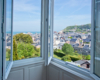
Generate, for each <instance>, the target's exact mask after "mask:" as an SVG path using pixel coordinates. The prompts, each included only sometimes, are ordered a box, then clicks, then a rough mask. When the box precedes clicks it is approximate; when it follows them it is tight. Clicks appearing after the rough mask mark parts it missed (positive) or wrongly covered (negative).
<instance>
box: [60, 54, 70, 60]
mask: <svg viewBox="0 0 100 80" xmlns="http://www.w3.org/2000/svg"><path fill="white" fill-rule="evenodd" d="M61 60H63V61H71V58H70V56H68V55H66V56H64V57H62V59H61Z"/></svg>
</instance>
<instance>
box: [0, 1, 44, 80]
mask: <svg viewBox="0 0 100 80" xmlns="http://www.w3.org/2000/svg"><path fill="white" fill-rule="evenodd" d="M2 1H4V33H5V35H4V39H5V40H6V0H2ZM11 17H12V19H11V21H12V24H11V25H12V29H11V38H12V39H11V40H12V41H11V44H12V46H11V47H12V48H11V62H10V63H9V65H8V66H7V68H6V59H5V58H6V54H5V53H6V49H5V46H6V45H5V43H6V42H5V41H4V42H3V45H4V46H3V76H2V77H3V80H5V79H7V77H8V75H9V73H10V70H11V68H12V67H13V63H14V67H18V66H23V65H29V64H33V63H37V62H40V61H41V62H43V60H44V58H45V57H44V45H43V44H44V42H45V41H44V30H45V29H44V0H41V38H40V40H41V43H40V44H41V52H40V57H35V58H29V59H22V60H17V61H13V0H12V16H11ZM0 77H1V76H0Z"/></svg>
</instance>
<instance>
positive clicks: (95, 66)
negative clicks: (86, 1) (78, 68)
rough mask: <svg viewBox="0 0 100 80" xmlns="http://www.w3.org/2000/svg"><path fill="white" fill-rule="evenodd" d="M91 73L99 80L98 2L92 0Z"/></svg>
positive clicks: (99, 8)
mask: <svg viewBox="0 0 100 80" xmlns="http://www.w3.org/2000/svg"><path fill="white" fill-rule="evenodd" d="M92 5H93V6H92V35H93V36H92V50H91V54H92V59H91V63H92V64H91V72H92V73H93V74H95V75H96V76H97V77H99V79H100V69H99V68H100V0H92Z"/></svg>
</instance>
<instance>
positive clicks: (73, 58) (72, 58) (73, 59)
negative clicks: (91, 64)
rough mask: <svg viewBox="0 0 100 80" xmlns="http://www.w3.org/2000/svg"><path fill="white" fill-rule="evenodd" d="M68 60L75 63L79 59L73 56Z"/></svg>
mask: <svg viewBox="0 0 100 80" xmlns="http://www.w3.org/2000/svg"><path fill="white" fill-rule="evenodd" d="M70 58H71V60H72V61H77V60H80V58H79V57H75V56H70Z"/></svg>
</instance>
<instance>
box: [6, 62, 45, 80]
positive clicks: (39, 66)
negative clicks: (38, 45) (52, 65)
mask: <svg viewBox="0 0 100 80" xmlns="http://www.w3.org/2000/svg"><path fill="white" fill-rule="evenodd" d="M13 66H14V65H13ZM45 75H46V67H45V65H44V61H43V62H38V63H35V64H30V65H24V66H19V67H18V66H17V67H13V68H12V69H11V71H10V74H9V76H8V79H7V80H46V77H45Z"/></svg>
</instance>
